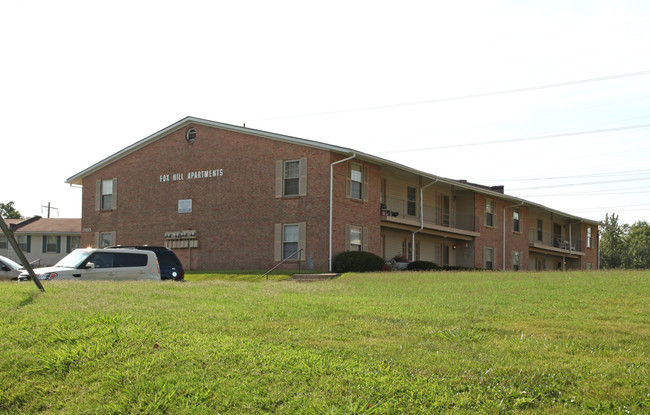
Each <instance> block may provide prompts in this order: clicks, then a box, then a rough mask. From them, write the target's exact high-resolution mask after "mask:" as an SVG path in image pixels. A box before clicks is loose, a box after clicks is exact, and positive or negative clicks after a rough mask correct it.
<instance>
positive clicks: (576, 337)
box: [0, 271, 650, 414]
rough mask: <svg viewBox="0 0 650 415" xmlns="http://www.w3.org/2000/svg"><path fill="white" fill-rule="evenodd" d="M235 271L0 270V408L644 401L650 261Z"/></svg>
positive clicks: (648, 379)
mask: <svg viewBox="0 0 650 415" xmlns="http://www.w3.org/2000/svg"><path fill="white" fill-rule="evenodd" d="M233 275H237V274H233ZM210 278H212V280H210ZM278 278H280V279H281V277H278ZM228 279H230V280H215V279H214V277H210V276H208V275H203V274H196V275H194V274H192V275H188V280H189V281H188V282H186V283H173V282H165V283H154V282H128V283H112V282H94V283H85V282H59V283H54V282H52V283H48V284H45V289H46V290H47V292H45V293H40V292H39V291H38V290H37V289H36V287H35V286H34V285H33V284H31V283H29V284H24V283H21V284H18V283H11V282H5V283H0V413H37V412H43V413H71V414H78V413H88V414H122V413H134V414H149V413H169V414H208V413H209V414H216V413H233V414H241V413H306V414H350V413H391V414H392V413H439V412H452V413H453V412H456V413H467V412H472V413H489V414H493V413H567V414H573V413H592V412H602V413H649V412H650V271H616V272H568V273H559V272H558V273H523V272H520V273H499V272H465V273H463V272H441V273H407V272H404V273H377V274H346V275H343V276H342V277H340V278H338V279H335V280H329V281H325V282H317V283H295V282H291V281H278V280H273V278H271V280H270V281H266V280H265V279H261V278H260V277H259V276H258V278H257V279H255V278H253V277H250V278H249V280H248V281H241V280H239V279H246V278H244V277H237V278H235V277H233V276H231V277H228ZM232 279H235V280H232Z"/></svg>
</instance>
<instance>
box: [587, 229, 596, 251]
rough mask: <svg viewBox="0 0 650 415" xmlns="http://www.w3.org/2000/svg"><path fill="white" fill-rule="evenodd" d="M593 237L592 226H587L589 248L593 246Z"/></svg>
mask: <svg viewBox="0 0 650 415" xmlns="http://www.w3.org/2000/svg"><path fill="white" fill-rule="evenodd" d="M593 243H594V241H593V237H592V235H591V226H588V227H587V248H593Z"/></svg>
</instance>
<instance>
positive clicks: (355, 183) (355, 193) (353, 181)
mask: <svg viewBox="0 0 650 415" xmlns="http://www.w3.org/2000/svg"><path fill="white" fill-rule="evenodd" d="M350 197H352V198H353V199H359V200H361V199H363V167H362V166H360V165H358V164H354V163H353V164H352V166H351V167H350Z"/></svg>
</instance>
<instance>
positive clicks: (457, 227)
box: [380, 197, 478, 236]
mask: <svg viewBox="0 0 650 415" xmlns="http://www.w3.org/2000/svg"><path fill="white" fill-rule="evenodd" d="M419 210H420V205H419V203H414V202H409V201H406V200H402V199H397V198H394V197H387V198H386V204H385V205H384V204H382V205H381V207H380V215H381V219H382V221H385V222H393V223H401V224H405V225H413V226H418V227H419V226H420V216H419V215H418V213H419V212H418V211H419ZM477 223H478V221H477V217H476V216H474V215H469V214H461V213H456V212H454V211H450V210H449V209H442V208H440V207H436V206H427V205H424V227H425V229H437V230H442V231H445V232H452V233H459V234H463V235H470V236H478V232H477V229H478V226H477Z"/></svg>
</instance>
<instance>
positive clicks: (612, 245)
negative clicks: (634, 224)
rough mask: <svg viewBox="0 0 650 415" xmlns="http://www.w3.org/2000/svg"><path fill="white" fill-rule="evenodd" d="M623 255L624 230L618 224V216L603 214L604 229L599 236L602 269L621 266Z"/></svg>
mask: <svg viewBox="0 0 650 415" xmlns="http://www.w3.org/2000/svg"><path fill="white" fill-rule="evenodd" d="M624 254H625V228H624V227H623V226H621V225H619V223H618V215H616V214H615V213H612V214H611V216H610V215H609V214H605V227H604V228H603V230H602V232H601V235H600V259H601V266H602V268H605V269H607V268H619V267H621V266H623V262H624Z"/></svg>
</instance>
